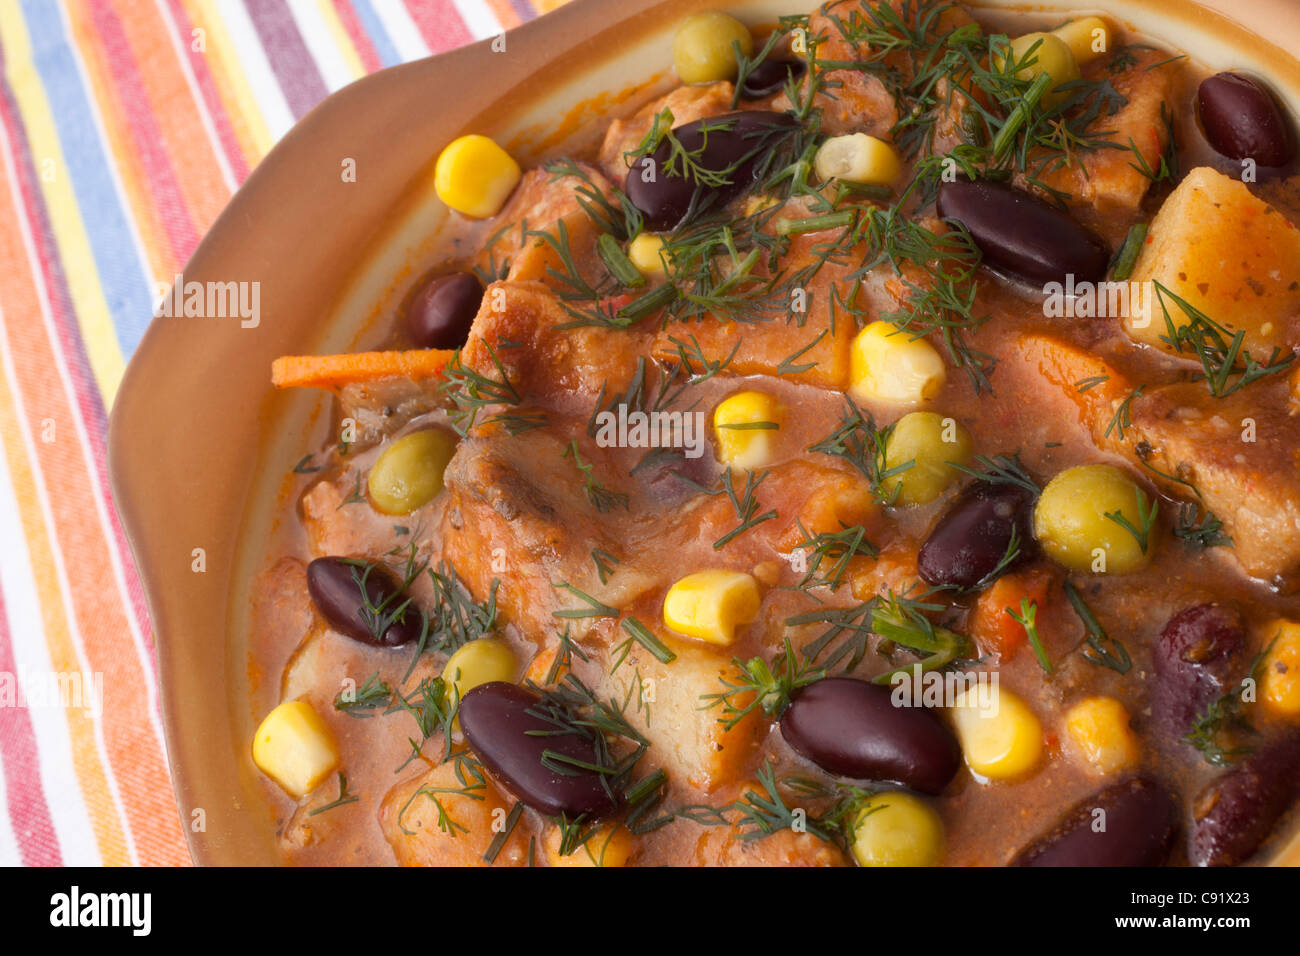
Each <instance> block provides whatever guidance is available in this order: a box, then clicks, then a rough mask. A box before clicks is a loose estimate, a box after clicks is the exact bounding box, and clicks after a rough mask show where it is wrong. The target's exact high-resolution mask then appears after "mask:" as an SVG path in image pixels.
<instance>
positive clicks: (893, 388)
mask: <svg viewBox="0 0 1300 956" xmlns="http://www.w3.org/2000/svg"><path fill="white" fill-rule="evenodd" d="M947 374H948V373H947V370H946V368H945V367H944V364H943V356H941V355H940V354H939V353H938V351H937V350H936V349H935V347H934V346H933V345H931V344H930V343H929V342H927V341H926V340H925V339H914V338H912V335H911V333H910V332H903V331H900V330H899V329H898V327H897V326H895V325H892V324H890V323H889V322H872V323H871V324H870V325H868V326H867V327H866V328H864V329H863V330H862V331H861V332H859V333H858V334H857V336H856V337H855V338H854V339H853V349H852V352H851V354H850V360H849V382H850V385H849V391H850V392H851V393H852V394H853V395H854V397H856V398H860V399H866V400H876V401H882V402H895V403H898V404H917V403H919V402H923V401H925V400H926V399H928V398H930V397H931V396H933V395H934V394H935V393H936V392H938V391H939V389H940V388H942V387H943V382H944V379H945V378H946V377H947Z"/></svg>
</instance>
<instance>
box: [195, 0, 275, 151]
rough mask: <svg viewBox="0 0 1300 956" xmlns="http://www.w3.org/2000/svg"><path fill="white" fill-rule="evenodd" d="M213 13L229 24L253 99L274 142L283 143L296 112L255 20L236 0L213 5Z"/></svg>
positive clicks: (236, 52) (231, 36)
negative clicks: (278, 77)
mask: <svg viewBox="0 0 1300 956" xmlns="http://www.w3.org/2000/svg"><path fill="white" fill-rule="evenodd" d="M212 13H213V14H214V15H216V14H218V13H220V17H221V19H222V20H223V21H224V22H225V24H226V31H227V32H228V33H229V34H230V40H231V42H232V43H233V44H234V45H235V54H236V56H237V57H238V59H239V64H240V66H242V67H243V68H244V75H245V77H246V78H247V80H248V85H249V87H251V88H252V90H253V98H254V99H255V100H257V105H258V106H260V107H261V109H262V116H263V117H265V119H266V128H267V129H268V130H269V131H270V133H271V138H272V140H279V139H280V137H281V136H283V135H284V134H285V133H287V132H289V128H290V127H291V126H293V111H292V110H290V109H289V101H288V100H286V99H285V98H284V91H283V90H281V89H280V83H279V81H278V80H277V79H276V78H275V73H274V72H273V71H272V69H271V63H270V61H269V60H267V58H266V51H265V50H264V49H262V41H261V39H260V38H259V37H258V35H257V30H256V29H254V27H253V21H252V20H250V19H249V18H248V11H247V10H246V9H244V5H243V4H242V3H240V2H238V0H233V2H231V3H221V4H213V5H212Z"/></svg>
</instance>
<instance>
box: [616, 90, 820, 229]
mask: <svg viewBox="0 0 1300 956" xmlns="http://www.w3.org/2000/svg"><path fill="white" fill-rule="evenodd" d="M797 123H798V121H797V120H796V119H795V118H794V117H793V116H791V115H790V114H789V113H772V112H769V111H767V110H742V111H740V112H737V113H726V114H723V115H722V116H711V117H708V118H706V119H702V120H696V121H695V122H693V123H683V124H682V125H681V126H678V127H677V128H676V129H674V130H673V135H674V137H676V139H677V141H678V142H680V143H681V145H682V148H683V149H685V150H686V151H687V152H689V153H691V154H692V155H693V156H694V161H695V163H696V164H697V165H698V166H700V167H701V168H703V169H707V170H711V171H714V172H721V171H724V170H730V172H729V173H728V174H727V179H728V180H729V182H728V183H727V184H726V185H722V186H705V185H702V184H697V182H696V181H695V179H694V178H691V177H688V176H684V175H683V170H682V169H681V167H680V163H679V164H678V167H677V168H676V169H675V170H674V173H675V174H674V175H670V174H669V172H668V168H667V167H668V160H669V156H670V153H671V144H670V143H669V142H668V139H667V138H666V137H665V139H664V141H663V142H662V143H660V144H659V147H658V148H657V149H656V150H655V151H654V152H653V153H651V154H650V155H649V156H643V157H642V158H641V159H639V160H637V161H636V162H635V163H633V164H632V168H631V169H630V170H628V174H627V183H626V184H625V189H626V192H627V195H628V198H629V199H631V200H632V204H633V205H635V206H636V208H637V209H640V210H641V212H642V213H643V214H644V215H645V219H646V225H647V226H648V227H649V228H650V229H653V230H661V229H670V228H672V227H674V226H676V225H677V224H678V223H680V222H681V221H682V219H683V218H684V217H685V216H686V215H687V213H691V214H692V215H695V214H698V213H700V212H703V211H705V210H706V209H714V208H717V207H718V206H720V205H722V204H724V203H726V202H729V201H730V200H732V199H735V198H736V197H737V196H739V195H741V194H742V193H743V192H744V191H745V190H747V189H749V188H750V187H751V186H753V185H754V177H755V175H756V174H757V171H758V161H759V159H760V158H761V157H763V156H764V155H766V154H768V153H770V152H771V151H772V147H773V145H774V138H775V136H776V135H777V134H780V133H785V132H787V131H788V130H790V129H792V128H793V127H794V126H796V125H797ZM733 167H734V168H733ZM651 174H653V178H652V179H651V178H650V177H651Z"/></svg>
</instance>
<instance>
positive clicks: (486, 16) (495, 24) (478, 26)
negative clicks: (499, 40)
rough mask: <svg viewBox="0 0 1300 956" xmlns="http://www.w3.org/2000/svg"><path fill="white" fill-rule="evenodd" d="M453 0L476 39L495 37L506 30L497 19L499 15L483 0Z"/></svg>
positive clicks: (471, 34)
mask: <svg viewBox="0 0 1300 956" xmlns="http://www.w3.org/2000/svg"><path fill="white" fill-rule="evenodd" d="M451 2H452V3H453V4H455V6H456V11H457V12H458V13H459V14H460V18H461V19H462V20H464V21H465V26H466V27H468V28H469V32H470V36H472V37H473V38H474V39H475V40H482V39H483V38H484V37H494V36H496V35H497V34H499V33H502V32H504V31H503V30H502V27H501V21H500V20H498V19H497V15H496V14H495V13H493V12H492V10H491V9H490V8H489V7H488V5H487V4H486V3H484V2H483V0H451Z"/></svg>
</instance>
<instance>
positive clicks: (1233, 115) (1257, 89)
mask: <svg viewBox="0 0 1300 956" xmlns="http://www.w3.org/2000/svg"><path fill="white" fill-rule="evenodd" d="M1196 107H1197V112H1198V113H1199V114H1200V117H1201V128H1202V129H1204V130H1205V138H1206V139H1207V140H1209V141H1210V145H1211V146H1213V147H1214V148H1215V149H1216V150H1217V151H1218V152H1220V153H1222V154H1223V155H1224V156H1227V157H1229V158H1231V159H1253V160H1254V161H1255V162H1256V163H1257V164H1259V165H1260V166H1285V165H1286V164H1287V163H1289V162H1290V161H1291V157H1292V156H1293V155H1294V154H1295V144H1294V141H1293V140H1292V137H1291V134H1290V131H1289V130H1288V128H1287V122H1286V120H1285V119H1284V118H1283V116H1282V111H1281V110H1280V109H1278V106H1277V101H1275V100H1274V99H1273V97H1272V96H1271V95H1270V94H1269V92H1268V91H1267V90H1265V89H1264V88H1263V87H1262V86H1260V85H1259V84H1258V83H1256V82H1255V81H1254V80H1251V79H1248V78H1247V77H1244V76H1242V75H1241V74H1239V73H1217V74H1215V75H1214V76H1211V77H1209V78H1208V79H1205V80H1202V81H1201V86H1200V89H1198V90H1197V92H1196Z"/></svg>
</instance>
